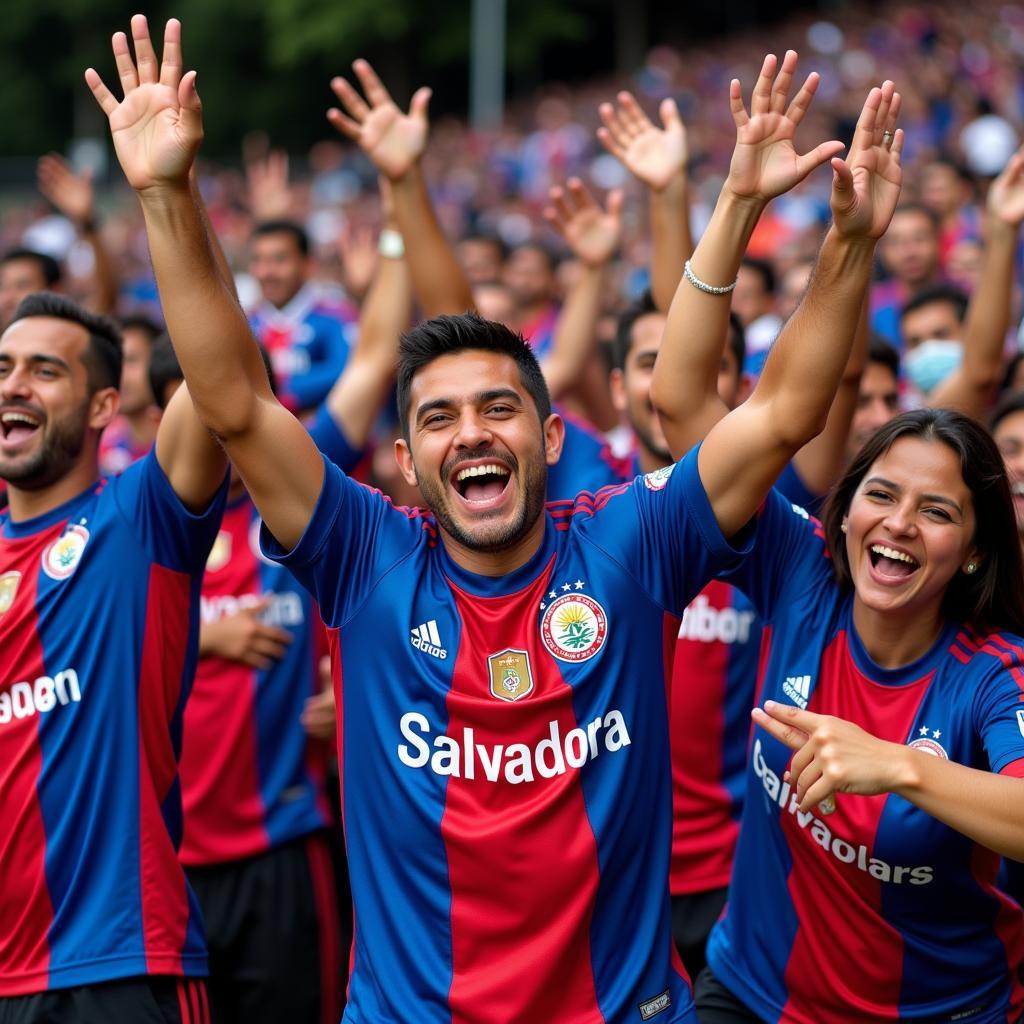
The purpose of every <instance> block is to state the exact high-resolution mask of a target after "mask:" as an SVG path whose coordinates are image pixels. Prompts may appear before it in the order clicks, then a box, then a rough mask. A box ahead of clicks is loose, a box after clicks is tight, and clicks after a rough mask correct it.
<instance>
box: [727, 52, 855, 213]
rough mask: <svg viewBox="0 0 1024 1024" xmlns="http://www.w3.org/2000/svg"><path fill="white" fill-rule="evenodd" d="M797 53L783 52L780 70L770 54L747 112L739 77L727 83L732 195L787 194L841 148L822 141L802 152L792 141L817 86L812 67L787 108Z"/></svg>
mask: <svg viewBox="0 0 1024 1024" xmlns="http://www.w3.org/2000/svg"><path fill="white" fill-rule="evenodd" d="M796 63H797V55H796V53H795V51H793V50H787V51H786V56H785V57H784V58H783V59H782V66H781V67H779V68H778V74H777V75H776V67H778V58H777V57H776V56H775V54H773V53H770V54H768V56H767V57H765V59H764V63H763V64H762V65H761V74H760V75H759V76H758V79H757V82H756V84H755V85H754V91H753V94H752V95H751V98H750V113H749V114H748V113H747V109H746V107H745V106H744V105H743V95H742V91H741V88H740V82H739V79H738V78H734V79H733V80H732V82H731V83H730V85H729V106H730V108H731V110H732V118H733V121H734V122H735V124H736V148H735V149H734V150H733V154H732V163H731V164H730V165H729V176H728V178H727V179H726V182H725V187H726V188H728V189H730V190H731V191H732V192H733V193H734V194H735V195H736V196H738V197H740V198H746V199H755V200H760V201H761V202H768V200H770V199H773V198H774V197H775V196H780V195H782V193H783V192H788V191H789V190H790V189H791V188H793V187H794V186H795V185H797V184H799V182H801V181H803V179H804V178H806V177H807V175H808V174H810V173H811V171H813V170H814V169H815V168H816V167H818V166H820V165H821V164H823V163H824V162H825V161H826V160H828V159H829V158H830V157H834V156H836V155H837V154H838V153H841V152H842V150H843V144H842V143H841V142H838V141H832V142H823V143H821V144H820V145H818V146H815V148H814V149H812V150H811V151H810V152H808V153H804V154H803V155H802V156H801V155H800V154H799V153H797V151H796V148H795V147H794V145H793V137H794V135H795V134H796V130H797V127H798V126H799V124H800V122H801V121H802V120H803V118H804V115H805V114H806V113H807V108H808V107H809V106H810V104H811V100H812V99H814V94H815V92H816V91H817V89H818V74H817V72H815V71H812V72H811V73H810V74H809V75H808V76H807V79H806V81H805V82H804V84H803V86H802V87H801V88H800V91H799V92H798V93H797V94H796V96H794V97H793V102H792V103H789V105H788V106H787V105H786V104H787V99H788V96H789V88H790V85H791V84H792V81H793V73H794V72H795V71H796Z"/></svg>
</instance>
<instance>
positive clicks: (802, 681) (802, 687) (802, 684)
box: [782, 676, 811, 711]
mask: <svg viewBox="0 0 1024 1024" xmlns="http://www.w3.org/2000/svg"><path fill="white" fill-rule="evenodd" d="M782 692H783V693H784V694H785V695H786V696H787V697H788V698H789V699H790V700H791V701H792V702H793V703H794V704H796V706H797V707H800V708H803V709H804V711H806V710H807V701H808V700H809V699H810V696H811V677H810V676H786V681H785V682H784V683H783V684H782Z"/></svg>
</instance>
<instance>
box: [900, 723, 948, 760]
mask: <svg viewBox="0 0 1024 1024" xmlns="http://www.w3.org/2000/svg"><path fill="white" fill-rule="evenodd" d="M941 735H942V733H941V732H940V731H939V730H938V729H932V738H929V736H928V729H927V728H926V727H924V726H922V727H921V728H920V730H919V735H918V737H917V739H915V740H911V741H910V743H908V744H907V746H909V747H910V749H911V750H920V751H922V752H923V753H925V754H931V755H932V757H939V758H941V759H942V760H943V761H948V760H949V754H947V753H946V748H945V747H944V746H943V745H942V744H941V743H939V742H938V738H939V737H940V736H941Z"/></svg>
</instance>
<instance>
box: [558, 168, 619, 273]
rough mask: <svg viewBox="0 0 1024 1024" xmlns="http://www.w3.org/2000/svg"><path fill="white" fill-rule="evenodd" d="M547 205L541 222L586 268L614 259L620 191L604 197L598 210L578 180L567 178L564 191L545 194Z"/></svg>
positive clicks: (614, 191)
mask: <svg viewBox="0 0 1024 1024" xmlns="http://www.w3.org/2000/svg"><path fill="white" fill-rule="evenodd" d="M549 195H550V198H551V205H550V206H548V207H546V208H545V210H544V218H545V220H547V222H548V223H549V224H550V225H551V226H552V227H553V228H554V229H555V230H556V231H557V232H558V233H559V234H560V235H561V236H562V238H564V239H565V242H566V244H567V245H568V246H569V248H570V249H571V250H572V253H573V255H574V256H575V257H576V258H577V259H578V260H579V261H580V262H581V263H584V264H586V265H587V266H588V267H603V266H604V265H605V264H607V263H608V262H609V261H610V260H611V258H612V257H613V256H614V255H615V251H616V249H618V247H619V243H620V241H621V240H622V190H621V189H613V190H612V191H611V192H609V193H608V199H607V206H606V208H605V209H601V207H600V206H599V205H598V203H597V202H596V200H595V199H594V197H593V196H592V195H591V194H590V193H589V192H588V191H587V189H586V187H585V186H584V184H583V182H582V181H580V179H579V178H570V179H569V180H568V181H567V182H566V187H565V188H564V189H562V188H558V187H555V188H553V189H551V192H550V193H549Z"/></svg>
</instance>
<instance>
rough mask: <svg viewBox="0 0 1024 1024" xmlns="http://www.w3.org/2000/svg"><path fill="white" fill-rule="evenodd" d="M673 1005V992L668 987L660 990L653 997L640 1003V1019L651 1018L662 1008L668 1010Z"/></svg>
mask: <svg viewBox="0 0 1024 1024" xmlns="http://www.w3.org/2000/svg"><path fill="white" fill-rule="evenodd" d="M671 1005H672V994H671V993H670V992H669V990H668V989H665V991H664V992H659V993H658V994H657V995H656V996H655V997H654V998H653V999H647V1000H645V1001H644V1002H642V1003H641V1004H640V1019H641V1020H650V1019H651V1018H652V1017H656V1016H657V1015H658V1014H659V1013H661V1011H662V1010H667V1009H668V1008H669V1007H670V1006H671Z"/></svg>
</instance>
